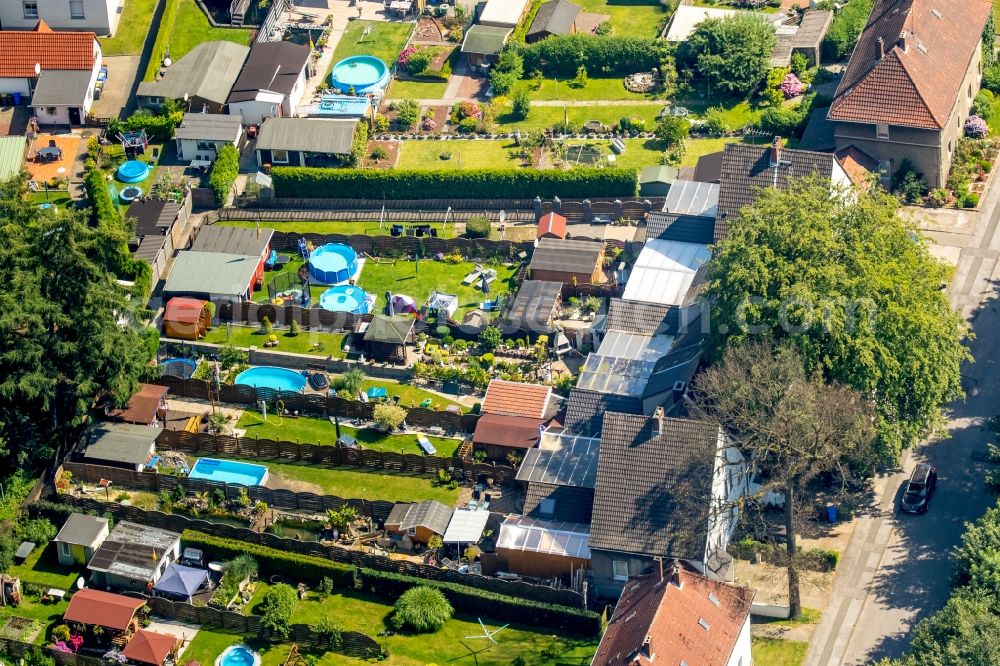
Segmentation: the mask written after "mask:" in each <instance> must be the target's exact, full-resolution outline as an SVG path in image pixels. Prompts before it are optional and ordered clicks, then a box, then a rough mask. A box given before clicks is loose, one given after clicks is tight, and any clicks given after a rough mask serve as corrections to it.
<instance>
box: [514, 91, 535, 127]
mask: <svg viewBox="0 0 1000 666" xmlns="http://www.w3.org/2000/svg"><path fill="white" fill-rule="evenodd" d="M510 110H511V113H512V114H513V115H514V117H515V118H516V119H518V120H525V119H527V117H528V114H530V113H531V95H529V94H528V91H527V90H518V91H517V92H516V93H514V98H513V99H512V100H511V108H510Z"/></svg>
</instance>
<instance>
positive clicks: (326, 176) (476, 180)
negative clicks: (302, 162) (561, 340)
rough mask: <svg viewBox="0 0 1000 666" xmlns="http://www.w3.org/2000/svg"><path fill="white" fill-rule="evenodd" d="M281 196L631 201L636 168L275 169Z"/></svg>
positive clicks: (276, 189)
mask: <svg viewBox="0 0 1000 666" xmlns="http://www.w3.org/2000/svg"><path fill="white" fill-rule="evenodd" d="M272 177H273V178H274V192H275V195H276V196H278V197H290V198H297V197H303V198H325V197H329V198H333V199H337V198H344V199H356V198H361V197H364V198H367V199H533V198H535V197H536V196H540V197H553V196H558V197H563V198H577V199H584V198H588V197H631V196H635V193H636V178H637V175H636V171H635V169H623V168H614V169H594V168H588V167H578V168H574V169H570V170H568V171H557V170H555V169H552V170H539V169H441V170H434V171H427V170H418V169H387V170H382V169H316V168H310V167H275V168H274V170H273V171H272Z"/></svg>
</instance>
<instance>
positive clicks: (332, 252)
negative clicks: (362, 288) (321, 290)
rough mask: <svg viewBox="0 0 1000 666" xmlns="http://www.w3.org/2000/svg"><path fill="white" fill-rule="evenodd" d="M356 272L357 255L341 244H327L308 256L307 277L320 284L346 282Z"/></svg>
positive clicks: (352, 249)
mask: <svg viewBox="0 0 1000 666" xmlns="http://www.w3.org/2000/svg"><path fill="white" fill-rule="evenodd" d="M357 272H358V253H357V252H355V251H354V248H352V247H350V246H347V245H343V244H341V243H327V244H326V245H321V246H319V247H318V248H316V249H315V250H313V251H312V254H310V255H309V277H310V278H312V280H313V281H314V282H320V283H322V284H337V283H339V282H347V281H348V280H350V279H351V278H352V277H354V274H355V273H357Z"/></svg>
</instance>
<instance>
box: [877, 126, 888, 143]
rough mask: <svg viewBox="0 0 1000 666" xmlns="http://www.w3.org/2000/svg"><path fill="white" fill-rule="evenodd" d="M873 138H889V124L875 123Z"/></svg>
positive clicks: (885, 139)
mask: <svg viewBox="0 0 1000 666" xmlns="http://www.w3.org/2000/svg"><path fill="white" fill-rule="evenodd" d="M875 138H876V139H878V140H879V141H888V140H889V126H888V125H886V124H885V123H879V124H877V125H875Z"/></svg>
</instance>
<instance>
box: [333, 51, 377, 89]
mask: <svg viewBox="0 0 1000 666" xmlns="http://www.w3.org/2000/svg"><path fill="white" fill-rule="evenodd" d="M388 83H389V68H388V67H386V66H385V63H384V62H382V61H381V60H379V59H378V58H376V57H375V56H370V55H356V56H351V57H350V58H344V59H343V60H341V61H340V62H338V63H337V64H336V65H334V66H333V70H331V71H330V85H332V86H333V87H334V88H336V89H337V90H339V91H340V92H343V93H346V92H351V89H352V88H353V89H354V90H353V92H354V94H356V95H364V94H366V93H370V92H375V91H376V90H381V89H383V88H385V86H386V84H388Z"/></svg>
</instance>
